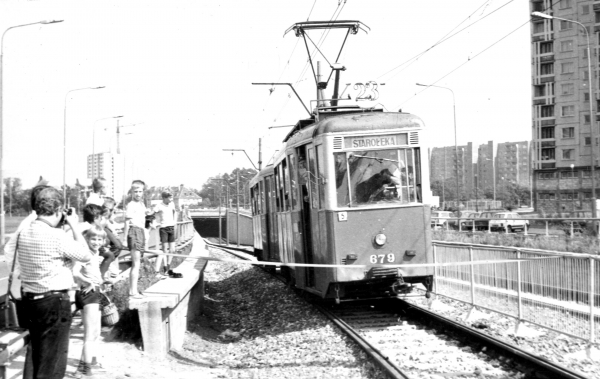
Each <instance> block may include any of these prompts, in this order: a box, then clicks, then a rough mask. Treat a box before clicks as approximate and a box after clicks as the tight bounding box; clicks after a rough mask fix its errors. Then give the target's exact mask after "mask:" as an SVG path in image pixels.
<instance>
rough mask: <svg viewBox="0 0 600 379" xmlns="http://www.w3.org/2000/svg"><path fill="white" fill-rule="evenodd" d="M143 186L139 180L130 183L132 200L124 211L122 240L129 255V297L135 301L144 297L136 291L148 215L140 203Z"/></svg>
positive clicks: (144, 244) (141, 202)
mask: <svg viewBox="0 0 600 379" xmlns="http://www.w3.org/2000/svg"><path fill="white" fill-rule="evenodd" d="M145 186H146V183H144V182H143V181H141V180H134V181H133V182H132V183H131V197H132V200H131V201H130V202H129V204H127V209H126V210H125V231H124V234H123V235H124V237H123V238H124V239H125V240H126V241H127V246H128V247H129V252H130V253H131V273H130V274H129V296H130V297H133V298H135V299H140V298H143V297H144V295H142V294H141V293H140V292H139V291H138V279H139V277H140V261H141V254H142V253H143V252H144V249H145V247H146V238H145V233H144V226H145V224H146V214H147V213H148V210H147V209H146V206H145V205H144V202H143V201H142V199H143V197H144V188H145Z"/></svg>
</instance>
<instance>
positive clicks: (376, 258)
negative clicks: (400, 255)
mask: <svg viewBox="0 0 600 379" xmlns="http://www.w3.org/2000/svg"><path fill="white" fill-rule="evenodd" d="M369 260H370V261H371V263H386V262H387V263H392V262H394V260H396V256H395V255H394V254H388V255H385V254H379V255H375V254H373V255H371V256H370V257H369Z"/></svg>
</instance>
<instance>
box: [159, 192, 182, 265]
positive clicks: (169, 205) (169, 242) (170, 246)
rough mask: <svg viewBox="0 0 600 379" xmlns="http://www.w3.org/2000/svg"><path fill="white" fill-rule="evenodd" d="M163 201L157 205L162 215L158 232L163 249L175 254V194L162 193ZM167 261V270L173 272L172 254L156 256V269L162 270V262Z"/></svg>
mask: <svg viewBox="0 0 600 379" xmlns="http://www.w3.org/2000/svg"><path fill="white" fill-rule="evenodd" d="M161 196H162V200H163V201H162V203H160V204H158V205H157V207H156V210H157V213H158V214H159V215H160V223H159V225H158V226H159V229H158V232H159V234H160V242H161V243H162V251H163V253H165V254H167V253H170V254H175V220H177V218H176V211H175V205H174V204H173V195H172V194H171V193H170V192H166V191H165V192H163V193H162V195H161ZM163 260H164V261H165V272H166V273H167V274H172V271H171V267H170V266H171V261H172V260H173V257H172V256H167V255H165V256H161V255H159V256H158V257H156V264H155V267H154V268H155V270H156V272H160V269H161V266H162V262H163Z"/></svg>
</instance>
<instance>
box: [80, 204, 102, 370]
mask: <svg viewBox="0 0 600 379" xmlns="http://www.w3.org/2000/svg"><path fill="white" fill-rule="evenodd" d="M95 206H97V205H95ZM84 216H85V213H84ZM84 237H85V239H86V241H87V244H88V246H89V248H90V252H91V253H92V259H90V260H89V261H88V262H86V263H81V262H76V263H75V265H74V267H73V277H74V278H75V280H76V282H77V283H78V284H79V289H78V290H77V292H75V305H76V306H77V309H83V332H84V337H83V351H82V352H81V359H80V361H79V366H78V367H77V371H76V372H75V374H74V377H75V378H82V377H84V376H91V375H92V367H101V366H99V364H98V362H96V343H97V341H98V338H99V337H100V327H101V325H100V320H101V313H100V301H101V298H102V295H101V294H100V284H101V283H102V277H101V275H100V269H99V267H100V266H99V260H100V255H99V250H100V247H102V246H103V245H104V243H105V239H106V233H105V232H104V229H102V227H100V226H97V225H93V226H92V227H91V228H89V229H88V230H87V231H86V232H85V235H84Z"/></svg>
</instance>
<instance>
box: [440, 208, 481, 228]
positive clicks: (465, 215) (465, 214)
mask: <svg viewBox="0 0 600 379" xmlns="http://www.w3.org/2000/svg"><path fill="white" fill-rule="evenodd" d="M478 216H479V212H476V211H462V212H460V230H471V229H473V220H474V219H476V218H477V217H478ZM455 217H457V219H455V220H449V221H448V226H450V227H451V228H453V229H456V230H459V228H458V215H457V216H455Z"/></svg>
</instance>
